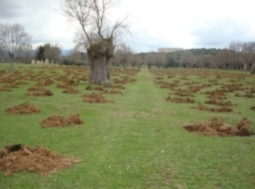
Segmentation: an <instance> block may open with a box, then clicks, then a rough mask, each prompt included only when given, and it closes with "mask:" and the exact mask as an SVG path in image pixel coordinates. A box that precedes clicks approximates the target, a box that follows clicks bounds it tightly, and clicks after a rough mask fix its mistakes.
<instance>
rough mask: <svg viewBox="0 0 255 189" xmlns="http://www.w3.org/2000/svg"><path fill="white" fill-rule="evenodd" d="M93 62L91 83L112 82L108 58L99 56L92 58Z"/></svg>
mask: <svg viewBox="0 0 255 189" xmlns="http://www.w3.org/2000/svg"><path fill="white" fill-rule="evenodd" d="M90 61H93V62H91V70H90V78H89V83H93V84H98V85H102V84H107V83H110V82H111V80H110V74H109V68H108V62H107V60H106V58H100V57H99V58H98V59H93V60H90Z"/></svg>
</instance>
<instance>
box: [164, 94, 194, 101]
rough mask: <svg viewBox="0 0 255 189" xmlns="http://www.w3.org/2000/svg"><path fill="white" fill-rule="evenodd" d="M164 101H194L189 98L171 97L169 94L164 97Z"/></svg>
mask: <svg viewBox="0 0 255 189" xmlns="http://www.w3.org/2000/svg"><path fill="white" fill-rule="evenodd" d="M166 101H170V102H175V103H194V102H195V101H194V100H193V99H190V98H171V97H170V96H169V97H167V98H166Z"/></svg>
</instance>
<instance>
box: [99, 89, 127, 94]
mask: <svg viewBox="0 0 255 189" xmlns="http://www.w3.org/2000/svg"><path fill="white" fill-rule="evenodd" d="M103 92H104V93H105V94H123V93H122V92H121V91H119V90H114V89H112V90H110V89H104V90H103Z"/></svg>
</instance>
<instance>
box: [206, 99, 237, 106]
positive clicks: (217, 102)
mask: <svg viewBox="0 0 255 189" xmlns="http://www.w3.org/2000/svg"><path fill="white" fill-rule="evenodd" d="M205 103H206V104H215V105H219V106H234V104H232V103H231V102H230V101H225V102H224V101H217V100H215V99H212V100H208V101H206V102H205Z"/></svg>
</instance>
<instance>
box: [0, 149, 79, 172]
mask: <svg viewBox="0 0 255 189" xmlns="http://www.w3.org/2000/svg"><path fill="white" fill-rule="evenodd" d="M81 161H82V160H81V159H77V158H68V157H65V156H63V155H61V154H58V153H56V152H52V151H51V150H49V149H47V148H43V147H41V146H36V147H35V148H34V149H32V148H30V147H26V146H23V145H21V144H11V145H7V146H5V147H4V148H2V149H0V171H5V175H6V176H7V177H8V176H11V175H12V174H13V173H15V172H20V171H30V172H35V173H38V174H40V175H45V174H47V173H54V172H56V171H58V170H61V169H65V168H67V167H70V166H71V165H73V164H74V163H77V162H81Z"/></svg>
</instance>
